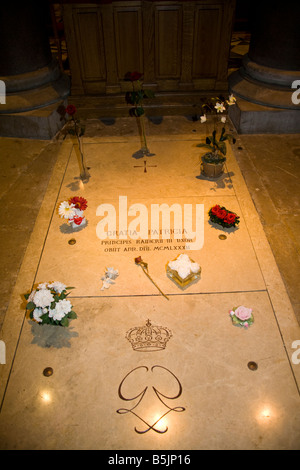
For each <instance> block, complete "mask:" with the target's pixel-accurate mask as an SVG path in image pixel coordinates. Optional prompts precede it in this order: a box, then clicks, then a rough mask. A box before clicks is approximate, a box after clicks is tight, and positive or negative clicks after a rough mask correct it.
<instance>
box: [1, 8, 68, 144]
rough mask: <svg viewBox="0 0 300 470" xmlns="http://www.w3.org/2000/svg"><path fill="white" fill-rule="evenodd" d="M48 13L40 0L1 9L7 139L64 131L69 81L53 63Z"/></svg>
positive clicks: (48, 136)
mask: <svg viewBox="0 0 300 470" xmlns="http://www.w3.org/2000/svg"><path fill="white" fill-rule="evenodd" d="M47 8H49V7H48V2H43V1H35V0H29V1H26V2H14V1H13V0H11V1H10V2H4V3H3V4H1V6H0V80H2V82H1V83H2V85H3V83H4V84H5V91H6V96H5V100H3V99H2V101H1V102H0V135H1V136H10V137H28V138H38V139H51V138H52V137H53V136H54V135H55V134H56V133H57V132H58V131H59V129H60V127H61V125H62V124H61V121H60V115H59V114H58V113H57V112H56V109H57V108H58V106H59V105H61V104H62V103H64V104H66V99H67V96H68V95H69V90H70V86H69V78H68V77H67V76H66V75H65V74H63V73H62V72H61V70H60V68H59V65H58V62H57V61H56V60H55V59H53V58H52V54H51V50H50V45H49V41H48V35H47V20H48V16H47V15H48V11H47ZM49 18H51V17H50V14H49ZM50 21H51V20H50ZM3 101H5V103H4V102H3Z"/></svg>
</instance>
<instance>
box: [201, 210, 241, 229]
mask: <svg viewBox="0 0 300 470" xmlns="http://www.w3.org/2000/svg"><path fill="white" fill-rule="evenodd" d="M208 215H209V217H210V220H211V222H214V223H215V224H219V225H222V227H224V228H231V227H236V226H237V225H238V224H239V223H240V217H239V216H238V215H237V214H236V213H235V212H232V211H229V210H227V209H226V207H224V206H222V207H221V206H219V205H218V204H216V205H215V206H213V207H211V209H210V210H209V212H208Z"/></svg>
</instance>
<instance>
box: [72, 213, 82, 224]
mask: <svg viewBox="0 0 300 470" xmlns="http://www.w3.org/2000/svg"><path fill="white" fill-rule="evenodd" d="M83 219H84V217H78V216H77V215H74V218H73V222H74V224H76V225H80V224H81V222H82V221H83Z"/></svg>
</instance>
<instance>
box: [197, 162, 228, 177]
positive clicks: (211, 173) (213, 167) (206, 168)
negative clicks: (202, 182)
mask: <svg viewBox="0 0 300 470" xmlns="http://www.w3.org/2000/svg"><path fill="white" fill-rule="evenodd" d="M200 168H201V174H202V175H203V176H207V177H208V178H219V176H221V175H223V173H224V162H220V163H208V162H205V161H203V162H202V163H201V164H200Z"/></svg>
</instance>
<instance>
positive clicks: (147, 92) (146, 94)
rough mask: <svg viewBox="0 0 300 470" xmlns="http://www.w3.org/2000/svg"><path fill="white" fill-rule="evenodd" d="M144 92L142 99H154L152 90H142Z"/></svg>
mask: <svg viewBox="0 0 300 470" xmlns="http://www.w3.org/2000/svg"><path fill="white" fill-rule="evenodd" d="M143 91H144V96H143V97H144V98H154V97H155V95H154V92H153V91H152V90H143Z"/></svg>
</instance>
